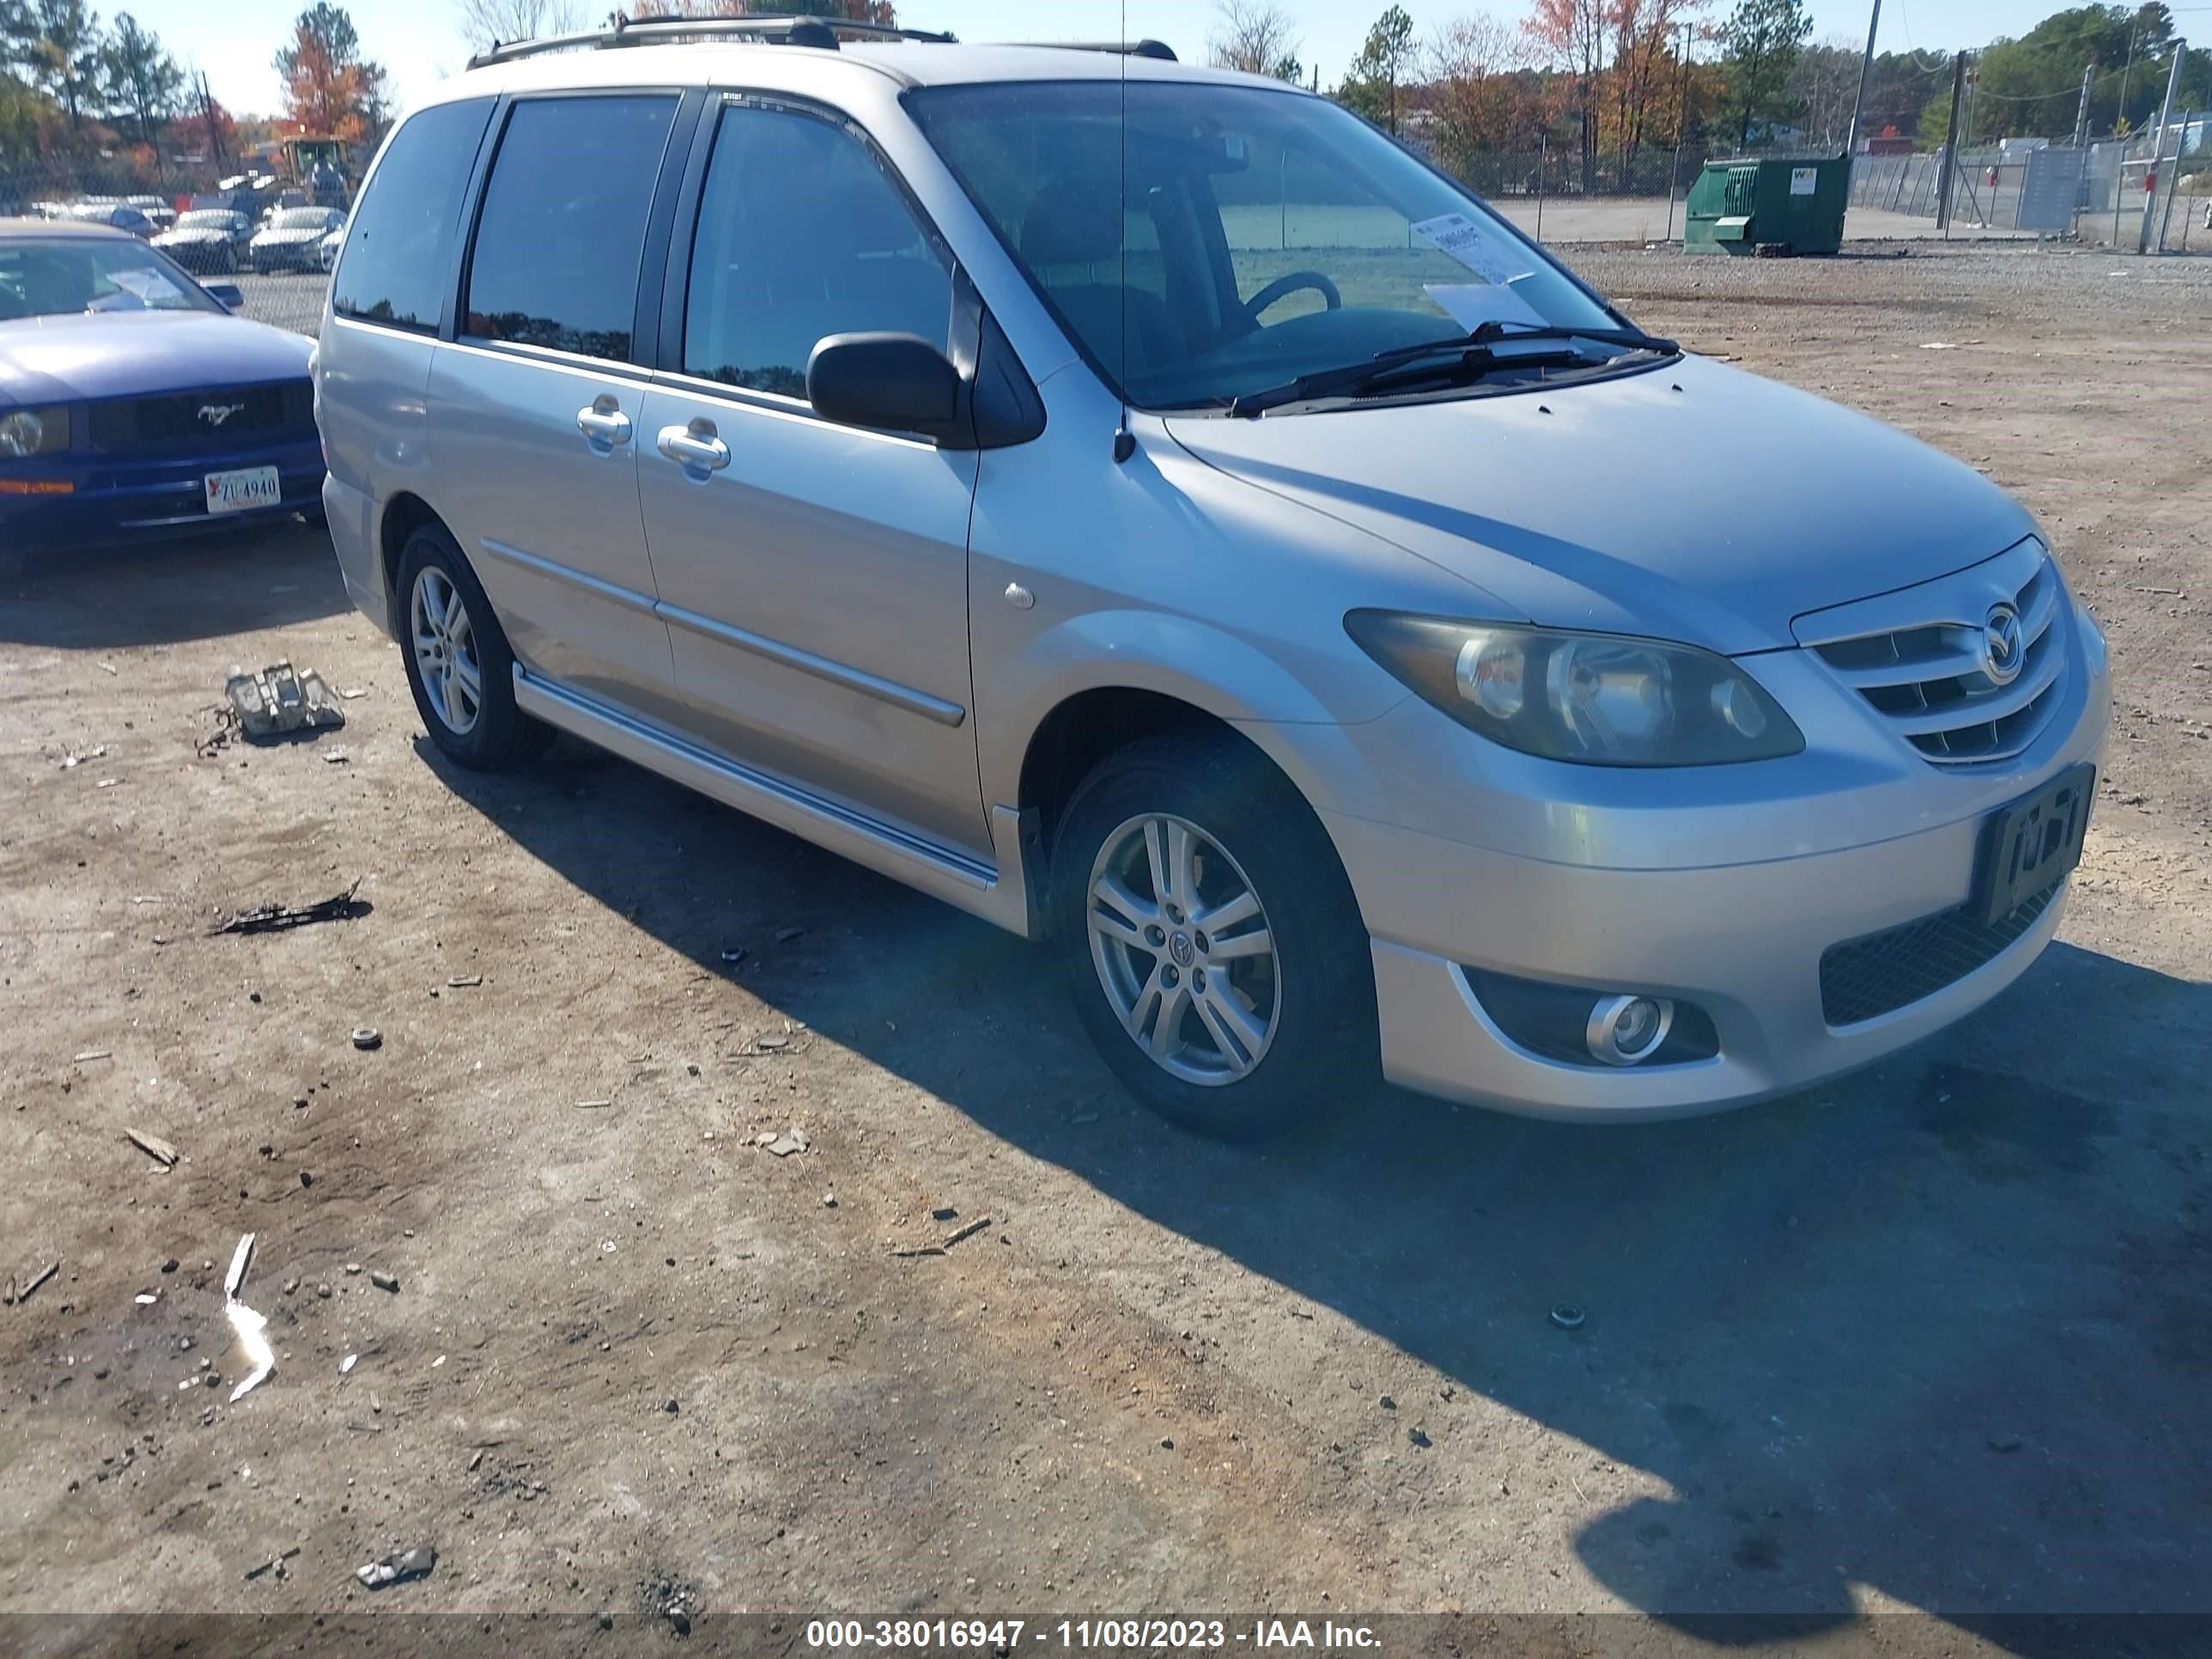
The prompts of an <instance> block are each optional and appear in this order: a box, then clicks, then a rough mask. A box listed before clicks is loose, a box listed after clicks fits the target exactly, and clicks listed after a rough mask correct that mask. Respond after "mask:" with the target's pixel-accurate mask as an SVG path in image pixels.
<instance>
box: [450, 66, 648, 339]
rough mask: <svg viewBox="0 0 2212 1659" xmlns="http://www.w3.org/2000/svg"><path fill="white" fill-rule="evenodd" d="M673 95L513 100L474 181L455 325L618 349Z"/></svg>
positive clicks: (633, 298)
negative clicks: (472, 244) (464, 293)
mask: <svg viewBox="0 0 2212 1659" xmlns="http://www.w3.org/2000/svg"><path fill="white" fill-rule="evenodd" d="M675 118H676V100H675V99H674V98H673V97H664V96H655V97H644V98H534V99H531V100H526V101H525V102H522V103H519V104H517V105H516V106H514V111H513V114H511V115H510V116H508V118H507V131H506V134H505V136H504V137H501V139H500V142H499V155H498V158H497V159H496V160H495V161H493V162H492V166H491V178H490V180H489V182H488V183H487V184H486V185H485V186H484V200H483V214H482V216H480V218H479V219H478V221H477V242H476V250H475V252H473V253H472V254H471V256H470V260H469V289H468V301H467V304H466V306H465V307H464V314H465V322H464V325H463V327H462V332H464V333H465V334H472V335H475V336H477V337H478V338H480V339H487V340H513V341H518V342H520V343H522V344H525V345H534V346H550V347H552V348H554V349H556V350H561V351H575V352H581V353H583V354H584V355H585V356H592V357H611V358H614V359H617V360H620V359H623V358H625V357H628V356H629V331H630V323H631V320H632V319H633V318H634V317H635V314H636V311H637V273H638V266H639V265H640V264H641V263H642V261H643V259H644V258H645V220H646V215H647V213H648V212H649V211H650V210H651V209H652V206H653V181H654V179H655V178H656V177H657V175H658V174H659V171H660V159H661V153H662V152H663V151H664V150H665V149H666V148H667V147H668V130H669V127H670V126H671V124H672V123H673V122H674V120H675Z"/></svg>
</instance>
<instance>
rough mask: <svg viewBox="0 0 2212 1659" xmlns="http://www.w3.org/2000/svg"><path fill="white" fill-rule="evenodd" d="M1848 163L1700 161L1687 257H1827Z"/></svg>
mask: <svg viewBox="0 0 2212 1659" xmlns="http://www.w3.org/2000/svg"><path fill="white" fill-rule="evenodd" d="M1850 191H1851V163H1850V157H1849V156H1844V155H1826V156H1818V157H1810V158H1808V157H1784V158H1782V159H1779V160H1777V159H1773V158H1768V157H1763V158H1761V159H1759V160H1758V161H1708V162H1706V163H1705V169H1704V171H1703V172H1701V173H1699V174H1698V181H1697V183H1695V184H1693V185H1691V186H1690V200H1689V207H1688V213H1687V216H1686V218H1685V219H1684V221H1683V226H1682V246H1683V248H1684V250H1685V251H1686V252H1691V253H1833V252H1836V251H1837V250H1838V248H1840V247H1841V246H1843V245H1844V205H1845V204H1846V203H1847V202H1848V201H1849V199H1850Z"/></svg>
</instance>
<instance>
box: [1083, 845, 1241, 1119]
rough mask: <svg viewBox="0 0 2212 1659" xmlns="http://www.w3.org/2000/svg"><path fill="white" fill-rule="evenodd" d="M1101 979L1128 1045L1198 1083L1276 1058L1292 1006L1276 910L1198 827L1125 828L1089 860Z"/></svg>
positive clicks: (1094, 950)
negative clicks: (1273, 916) (1279, 1030)
mask: <svg viewBox="0 0 2212 1659" xmlns="http://www.w3.org/2000/svg"><path fill="white" fill-rule="evenodd" d="M1087 915H1088V922H1089V929H1090V936H1091V962H1092V963H1093V965H1095V966H1096V967H1097V970H1098V983H1099V986H1100V987H1101V988H1102V989H1103V991H1104V992H1105V994H1106V1000H1107V1001H1108V1003H1109V1005H1110V1006H1111V1007H1112V1008H1113V1011H1114V1012H1115V1015H1116V1016H1117V1017H1118V1018H1120V1020H1121V1029H1122V1030H1124V1031H1126V1032H1127V1033H1128V1036H1129V1040H1130V1041H1131V1042H1134V1043H1135V1044H1136V1045H1137V1046H1138V1047H1139V1048H1141V1049H1143V1050H1144V1051H1145V1053H1146V1054H1147V1055H1148V1056H1150V1058H1151V1059H1152V1063H1153V1064H1154V1065H1156V1066H1159V1067H1160V1069H1161V1070H1163V1071H1164V1072H1166V1073H1169V1074H1170V1076H1173V1077H1177V1078H1180V1079H1183V1080H1184V1081H1185V1082H1188V1083H1196V1084H1201V1085H1222V1084H1229V1083H1235V1082H1237V1081H1238V1080H1240V1079H1243V1078H1245V1077H1247V1076H1249V1075H1250V1073H1252V1071H1253V1069H1254V1068H1255V1066H1258V1065H1259V1064H1260V1062H1261V1060H1263V1059H1264V1058H1265V1057H1266V1056H1267V1049H1268V1047H1269V1045H1270V1044H1271V1043H1273V1041H1274V1038H1275V1031H1276V1027H1277V1024H1278V1023H1279V1019H1280V1017H1281V1013H1282V985H1281V976H1280V965H1279V962H1278V959H1277V957H1276V951H1275V942H1274V935H1273V933H1272V932H1271V931H1270V929H1269V927H1268V925H1267V911H1266V909H1265V908H1263V907H1262V906H1261V902H1260V896H1259V894H1258V893H1257V892H1256V891H1255V890H1254V888H1253V885H1252V883H1251V881H1250V879H1249V878H1248V877H1247V876H1246V875H1245V873H1244V872H1243V869H1242V868H1241V867H1240V866H1238V864H1237V860H1235V859H1234V858H1232V857H1231V856H1230V854H1229V853H1228V851H1227V849H1225V848H1223V847H1221V846H1220V845H1219V844H1218V842H1215V841H1213V840H1212V838H1211V837H1210V836H1207V835H1206V832H1205V831H1204V830H1202V829H1200V828H1199V827H1198V826H1197V825H1195V824H1194V823H1189V822H1188V821H1187V820H1185V819H1182V818H1179V817H1171V816H1169V815H1166V814H1161V813H1150V814H1146V815H1143V816H1140V817H1133V818H1130V819H1128V820H1127V821H1126V822H1125V823H1122V824H1121V826H1120V827H1119V828H1118V829H1115V831H1114V832H1113V834H1111V835H1110V836H1107V837H1106V839H1105V841H1104V842H1103V845H1102V847H1101V848H1100V850H1099V854H1098V857H1097V861H1096V862H1095V863H1094V864H1093V865H1092V866H1091V884H1090V889H1089V904H1088V906H1087Z"/></svg>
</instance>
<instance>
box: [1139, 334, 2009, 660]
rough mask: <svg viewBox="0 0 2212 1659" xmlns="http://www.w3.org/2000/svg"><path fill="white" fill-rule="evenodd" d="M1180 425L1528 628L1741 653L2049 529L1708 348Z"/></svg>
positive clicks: (1785, 641) (1862, 423)
mask: <svg viewBox="0 0 2212 1659" xmlns="http://www.w3.org/2000/svg"><path fill="white" fill-rule="evenodd" d="M1168 424H1169V428H1170V430H1171V431H1172V432H1173V434H1174V435H1175V437H1176V441H1178V442H1180V443H1181V444H1182V446H1183V447H1185V448H1187V449H1188V450H1190V451H1191V452H1192V453H1194V454H1196V455H1197V456H1199V457H1200V459H1204V460H1206V461H1209V462H1211V463H1212V465H1215V466H1218V467H1219V468H1220V469H1221V470H1222V471H1225V472H1227V473H1229V474H1231V476H1233V477H1238V478H1242V479H1243V480H1245V481H1246V482H1247V483H1254V484H1257V485H1259V486H1261V488H1263V489H1271V490H1273V491H1274V492H1275V493H1276V494H1278V495H1286V496H1289V497H1290V498H1291V499H1292V500H1294V501H1303V502H1304V503H1306V504H1307V505H1309V506H1310V507H1315V508H1316V509H1317V510H1319V511H1321V512H1322V513H1328V514H1329V515H1330V516H1332V517H1334V518H1337V519H1340V520H1344V521H1345V522H1346V523H1349V524H1353V525H1357V526H1359V527H1360V528H1361V529H1363V530H1367V531H1370V532H1373V533H1374V534H1376V535H1378V536H1381V537H1382V538H1384V539H1385V540H1388V541H1391V542H1395V543H1396V544H1398V545H1399V546H1401V547H1403V548H1405V549H1407V550H1408V551H1410V552H1413V553H1416V554H1419V556H1422V557H1423V558H1425V559H1427V560H1429V561H1430V562H1432V563H1435V564H1437V565H1441V566H1443V568H1445V569H1447V570H1449V571H1451V572H1452V573H1453V574H1456V575H1458V576H1460V577H1462V578H1463V579H1464V580H1467V581H1469V582H1471V583H1473V584H1474V586H1476V587H1478V588H1480V589H1482V590H1483V593H1484V595H1486V596H1494V598H1495V600H1496V601H1498V602H1500V603H1502V605H1504V607H1505V608H1507V609H1510V610H1511V611H1516V612H1517V613H1518V615H1517V617H1515V618H1511V620H1521V621H1528V622H1534V623H1539V624H1541V625H1543V626H1547V627H1553V628H1589V629H1597V630H1601V631H1603V632H1607V633H1622V634H1647V635H1666V636H1668V637H1670V638H1674V639H1679V640H1685V641H1689V642H1691V643H1693V644H1697V645H1702V646H1704V647H1706V648H1707V649H1709V650H1716V651H1723V652H1727V653H1742V652H1747V651H1761V650H1770V649H1773V648H1776V647H1786V646H1789V645H1791V644H1792V643H1794V641H1795V636H1794V635H1792V634H1791V632H1790V619H1791V618H1792V617H1796V616H1799V615H1802V613H1804V612H1805V611H1816V610H1820V609H1821V608H1822V607H1824V606H1827V605H1838V604H1841V603H1842V602H1843V601H1844V600H1846V599H1864V598H1866V597H1867V596H1868V595H1869V594H1874V593H1883V592H1888V591H1889V590H1891V589H1892V588H1897V587H1904V586H1908V585H1910V584H1911V583H1913V582H1919V581H1926V580H1929V579H1931V578H1933V577H1936V576H1940V575H1944V574H1948V573H1949V572H1951V571H1954V570H1960V569H1963V568H1965V567H1966V566H1967V565H1970V564H1973V563H1976V562H1979V561H1980V560H1983V559H1986V558H1989V557H1990V556H1992V555H1994V554H1997V553H2002V551H2004V550H2005V549H2006V548H2008V547H2009V546H2011V545H2012V544H2014V543H2015V542H2017V541H2019V540H2020V539H2021V538H2022V537H2023V536H2027V535H2029V534H2031V533H2033V530H2034V522H2033V520H2032V519H2031V518H2030V516H2029V515H2028V513H2027V509H2025V508H2024V507H2021V505H2020V504H2019V503H2018V502H2017V501H2014V500H2013V499H2012V497H2010V496H2009V495H2006V494H2005V493H2004V491H2002V489H1998V488H1997V487H1996V485H1995V484H1993V483H1990V482H1989V480H1988V479H1986V478H1984V477H1982V476H1981V475H1980V474H1978V473H1977V472H1976V471H1973V470H1972V468H1971V467H1967V466H1964V465H1960V463H1959V462H1957V461H1954V460H1953V459H1951V458H1950V457H1948V455H1945V454H1943V453H1942V452H1941V451H1938V450H1936V449H1933V448H1930V447H1929V446H1928V445H1926V444H1923V443H1922V442H1920V441H1918V440H1917V439H1916V438H1912V437H1909V436H1907V435H1905V434H1904V433H1902V432H1899V431H1898V430H1896V429H1895V428H1893V427H1887V426H1884V425H1882V424H1881V422H1878V421H1875V420H1870V419H1869V418H1868V417H1867V416H1863V415H1860V414H1857V413H1855V412H1853V411H1852V410H1848V409H1844V408H1843V407H1842V406H1841V405H1839V404H1832V403H1829V402H1828V401H1826V399H1825V398H1815V397H1813V396H1811V395H1810V394H1808V393H1806V392H1798V391H1796V390H1794V389H1793V388H1791V387H1789V386H1781V385H1778V384H1777V383H1776V382H1774V381H1772V380H1761V379H1760V378H1759V376H1757V375H1755V374H1745V373H1743V372H1741V370H1738V369H1733V368H1727V367H1725V366H1723V365H1722V364H1720V363H1717V362H1711V361H1710V360H1708V359H1705V358H1699V357H1689V358H1686V359H1684V360H1683V361H1681V362H1677V363H1670V364H1664V365H1662V366H1661V367H1659V368H1655V369H1650V370H1647V371H1645V372H1644V373H1641V374H1625V375H1621V376H1619V377H1617V378H1614V379H1612V380H1599V381H1594V382H1589V383H1586V384H1583V385H1580V386H1556V387H1551V388H1547V389H1546V390H1544V391H1541V392H1514V393H1510V394H1505V395H1500V396H1494V397H1489V398H1458V399H1452V400H1449V401H1443V402H1431V403H1423V404H1400V405H1397V406H1395V407H1392V406H1381V407H1377V406H1368V407H1361V406H1358V405H1353V406H1352V407H1350V408H1347V409H1343V410H1334V411H1330V412H1327V413H1315V414H1305V415H1288V416H1267V417H1265V418H1262V419H1260V420H1256V421H1255V420H1237V419H1228V418H1219V419H1198V420H1192V419H1185V418H1182V417H1181V416H1176V417H1173V418H1171V419H1170V422H1169V423H1168ZM1470 603H1471V604H1474V603H1475V601H1474V600H1473V599H1471V600H1470ZM1486 614H1489V615H1492V616H1493V617H1495V616H1496V611H1495V610H1494V609H1493V610H1492V611H1489V612H1487V613H1486ZM1497 619H1498V620H1501V621H1503V620H1509V618H1505V617H1498V618H1497Z"/></svg>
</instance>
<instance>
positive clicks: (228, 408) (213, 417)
mask: <svg viewBox="0 0 2212 1659" xmlns="http://www.w3.org/2000/svg"><path fill="white" fill-rule="evenodd" d="M245 407H246V405H245V404H201V405H200V409H199V416H200V419H202V420H204V421H205V422H207V423H208V424H209V425H210V426H221V425H222V423H223V422H225V421H227V420H228V419H229V418H230V417H231V416H234V415H235V414H237V413H238V411H239V410H241V409H243V408H245Z"/></svg>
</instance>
